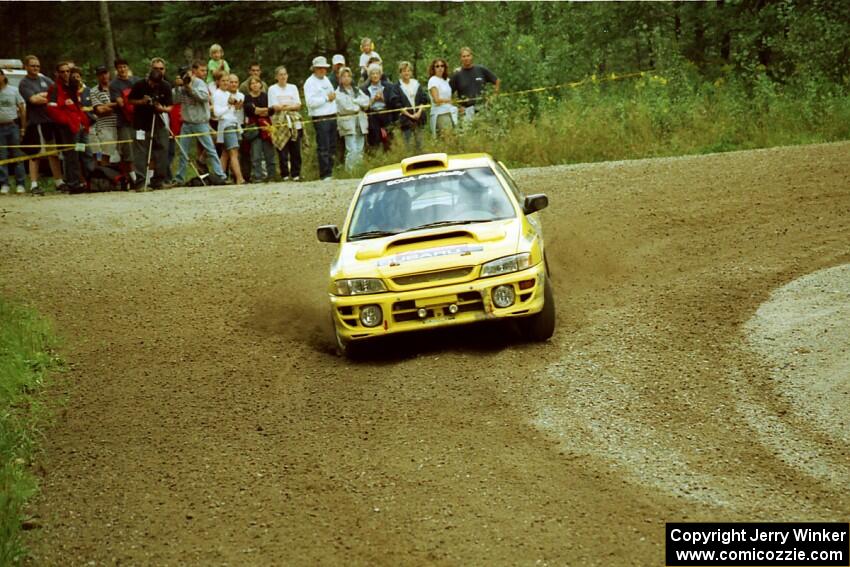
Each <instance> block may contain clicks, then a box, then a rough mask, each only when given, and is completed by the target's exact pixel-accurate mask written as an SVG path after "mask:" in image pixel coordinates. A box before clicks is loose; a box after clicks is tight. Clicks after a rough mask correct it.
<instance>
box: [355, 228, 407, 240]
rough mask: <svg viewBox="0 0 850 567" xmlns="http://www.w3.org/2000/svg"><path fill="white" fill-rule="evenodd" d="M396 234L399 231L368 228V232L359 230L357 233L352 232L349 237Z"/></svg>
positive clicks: (376, 236) (374, 236) (373, 236)
mask: <svg viewBox="0 0 850 567" xmlns="http://www.w3.org/2000/svg"><path fill="white" fill-rule="evenodd" d="M394 234H398V232H393V231H390V230H367V231H366V232H358V233H357V234H352V235H351V236H349V237H348V239H349V240H354V239H360V238H379V237H381V236H393V235H394Z"/></svg>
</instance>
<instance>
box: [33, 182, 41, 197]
mask: <svg viewBox="0 0 850 567" xmlns="http://www.w3.org/2000/svg"><path fill="white" fill-rule="evenodd" d="M30 193H32V194H33V195H38V196H43V195H44V189H42V188H41V187H40V186H39V185H38V183H33V184H32V185H30Z"/></svg>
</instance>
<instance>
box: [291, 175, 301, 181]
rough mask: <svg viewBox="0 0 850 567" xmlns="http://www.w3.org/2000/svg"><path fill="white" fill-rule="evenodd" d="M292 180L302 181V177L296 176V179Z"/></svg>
mask: <svg viewBox="0 0 850 567" xmlns="http://www.w3.org/2000/svg"><path fill="white" fill-rule="evenodd" d="M292 180H293V181H301V176H300V175H296V176H295V177H293V178H292Z"/></svg>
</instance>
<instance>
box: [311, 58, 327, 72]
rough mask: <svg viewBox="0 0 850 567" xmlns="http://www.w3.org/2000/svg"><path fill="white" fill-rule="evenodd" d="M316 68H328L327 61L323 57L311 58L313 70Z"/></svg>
mask: <svg viewBox="0 0 850 567" xmlns="http://www.w3.org/2000/svg"><path fill="white" fill-rule="evenodd" d="M316 67H330V65H328V60H327V59H325V56H324V55H319V56H318V57H314V58H313V68H314V69H315V68H316Z"/></svg>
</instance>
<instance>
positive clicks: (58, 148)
mask: <svg viewBox="0 0 850 567" xmlns="http://www.w3.org/2000/svg"><path fill="white" fill-rule="evenodd" d="M645 74H646V72H645V71H637V72H634V73H625V74H622V75H618V74H616V73H611V74H610V75H609V76H607V77H597V76H596V74H593V75H591V76H590V77H587V78H584V79H582V80H580V81H573V82H570V83H562V84H559V85H550V86H545V87H535V88H531V89H525V90H520V91H511V92H507V93H496V94H492V95H489V97H485V96H480V97H476V98H468V99H464V100H463V102H474V101H477V100H484V99H485V98H497V97H506V96H522V95H527V94H532V93H540V92H545V91H550V90H557V89H566V88H570V89H574V88H578V87H580V86H582V85H585V84H587V83H593V84H598V83H602V82H610V81H619V80H622V79H631V78H634V77H643V76H645ZM431 106H432V105H430V104H421V105H418V106H405V107H401V108H388V109H386V110H379V111H375V112H370V113H369V115H370V116H371V115H379V114H391V113H393V112H399V111H401V110H417V109H420V108H431ZM336 119H337V118H336V116H334V117H330V118H308V119H305V120H301V124H315V123H317V122H326V121H329V120H336ZM277 127H278V126H277V125H275V124H271V125H269V126H249V127H242V128H231V129H229V130H222V133H225V132H240V131H241V132H250V131H253V130H261V129H263V128H266V129H268V130H274V129H275V128H277ZM213 134H217V131H215V130H210V131H208V132H195V133H192V134H178V135H175V136H174V139H180V138H197V137H200V136H210V135H213ZM134 141H135V140H115V141H112V142H97V143H91V142H90V143H89V144H88V146H89V148H91V147H92V146H97V147H103V146H104V145H112V144H128V143H132V142H134ZM75 147H76V144H44V145H42V144H33V145H16V146H0V148H3V149H8V148H16V149H21V148H45V149H46V148H53V150H51V151H48V152H42V153H40V154H38V155H34V156H20V157H15V158H10V159H5V160H0V165H6V164H9V163H16V162H19V161H26V160H30V159H40V158H43V157H46V156H50V155H56V154H58V153H61V152H63V151H68V150H72V149H74V148H75Z"/></svg>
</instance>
